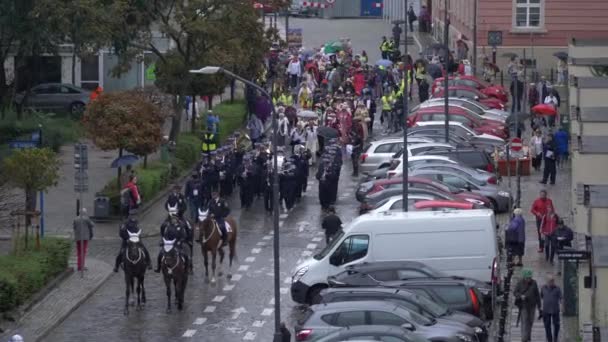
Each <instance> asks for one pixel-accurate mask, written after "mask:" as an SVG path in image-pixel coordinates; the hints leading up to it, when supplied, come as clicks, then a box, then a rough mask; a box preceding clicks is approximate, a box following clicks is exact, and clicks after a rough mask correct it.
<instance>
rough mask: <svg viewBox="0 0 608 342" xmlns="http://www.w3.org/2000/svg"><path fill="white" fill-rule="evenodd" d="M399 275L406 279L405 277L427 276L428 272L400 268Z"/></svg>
mask: <svg viewBox="0 0 608 342" xmlns="http://www.w3.org/2000/svg"><path fill="white" fill-rule="evenodd" d="M397 277H399V279H401V280H404V279H410V278H425V277H428V275H427V274H425V273H422V272H420V271H418V270H412V269H409V270H398V271H397Z"/></svg>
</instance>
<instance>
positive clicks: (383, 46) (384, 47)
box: [380, 36, 390, 59]
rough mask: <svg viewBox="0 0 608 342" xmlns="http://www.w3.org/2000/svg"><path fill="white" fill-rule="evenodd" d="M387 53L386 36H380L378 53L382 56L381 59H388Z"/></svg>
mask: <svg viewBox="0 0 608 342" xmlns="http://www.w3.org/2000/svg"><path fill="white" fill-rule="evenodd" d="M389 52H390V45H389V42H388V41H387V40H386V36H382V42H381V43H380V53H381V54H382V59H388V54H389Z"/></svg>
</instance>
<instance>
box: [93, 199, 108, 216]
mask: <svg viewBox="0 0 608 342" xmlns="http://www.w3.org/2000/svg"><path fill="white" fill-rule="evenodd" d="M93 209H94V210H93V213H94V216H95V217H96V218H107V217H109V216H110V198H109V197H107V196H101V195H96V196H95V202H94V203H93Z"/></svg>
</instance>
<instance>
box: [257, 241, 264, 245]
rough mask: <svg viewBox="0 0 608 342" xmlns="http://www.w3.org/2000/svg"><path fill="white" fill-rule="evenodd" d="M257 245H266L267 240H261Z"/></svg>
mask: <svg viewBox="0 0 608 342" xmlns="http://www.w3.org/2000/svg"><path fill="white" fill-rule="evenodd" d="M255 245H256V246H266V242H264V241H260V242H258V243H256V244H255Z"/></svg>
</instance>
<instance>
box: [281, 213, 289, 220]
mask: <svg viewBox="0 0 608 342" xmlns="http://www.w3.org/2000/svg"><path fill="white" fill-rule="evenodd" d="M287 216H289V215H288V214H281V215H279V217H280V218H282V219H284V218H287Z"/></svg>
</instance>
